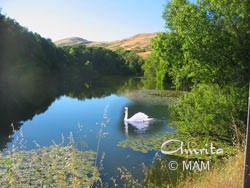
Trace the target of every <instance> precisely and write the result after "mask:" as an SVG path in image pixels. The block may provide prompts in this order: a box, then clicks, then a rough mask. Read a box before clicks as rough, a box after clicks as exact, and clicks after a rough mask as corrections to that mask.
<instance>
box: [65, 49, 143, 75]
mask: <svg viewBox="0 0 250 188" xmlns="http://www.w3.org/2000/svg"><path fill="white" fill-rule="evenodd" d="M63 49H64V51H65V52H66V53H68V54H69V55H70V56H71V59H72V62H74V63H76V65H77V66H79V68H77V69H78V70H79V69H81V68H82V69H84V70H87V72H89V73H91V72H94V73H96V74H98V75H135V74H140V73H141V65H142V63H143V60H142V59H141V58H140V57H139V56H138V55H136V54H135V53H133V52H130V51H125V50H123V49H120V50H118V51H116V52H114V51H111V50H109V49H105V48H102V47H86V46H84V45H79V46H66V47H63Z"/></svg>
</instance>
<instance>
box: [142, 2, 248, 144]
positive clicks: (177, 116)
mask: <svg viewBox="0 0 250 188" xmlns="http://www.w3.org/2000/svg"><path fill="white" fill-rule="evenodd" d="M249 13H250V2H249V1H248V0H243V1H242V0H229V1H228V0H227V1H226V0H225V1H224V0H222V1H214V0H201V1H197V3H195V4H193V3H191V2H189V1H187V0H171V1H169V3H168V4H167V5H166V7H165V10H164V12H163V18H164V19H165V21H166V28H167V32H165V33H160V34H158V36H157V37H156V38H155V39H154V40H153V42H152V44H151V46H152V49H153V52H152V54H151V56H150V57H149V59H148V60H147V61H146V63H145V65H144V66H143V67H144V70H145V72H144V73H145V76H147V77H154V78H155V79H156V81H157V87H158V88H160V89H163V84H164V82H171V83H173V84H174V85H175V87H176V88H183V87H184V86H191V88H192V89H191V92H189V93H187V94H186V95H185V96H184V97H182V98H181V99H180V100H179V102H178V103H177V104H176V105H174V106H173V107H172V110H173V120H174V121H175V123H176V125H177V127H178V128H179V130H180V131H183V132H189V133H190V134H192V135H199V134H201V135H213V136H215V135H216V136H217V137H218V136H226V137H227V138H229V140H232V136H233V135H234V130H233V129H232V127H233V125H235V126H236V129H240V130H243V129H244V128H245V126H244V124H242V122H246V111H247V108H246V106H247V92H248V89H247V87H248V82H249V79H250V74H249V72H250V63H249V62H250V54H249V47H250V14H249ZM201 83H202V84H201Z"/></svg>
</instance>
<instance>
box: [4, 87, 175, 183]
mask: <svg viewBox="0 0 250 188" xmlns="http://www.w3.org/2000/svg"><path fill="white" fill-rule="evenodd" d="M133 92H138V90H137V91H133V90H130V91H126V92H119V93H116V92H113V93H111V94H109V95H106V96H103V97H99V98H94V97H93V98H90V99H77V98H73V97H70V96H69V95H68V96H66V95H63V96H61V97H59V98H57V99H56V100H55V101H54V102H53V103H52V104H51V105H50V106H49V107H48V109H47V110H46V111H45V112H43V113H41V114H38V115H35V116H34V117H33V118H32V119H31V120H27V121H23V122H21V123H22V126H21V128H20V130H19V131H16V132H15V133H14V135H13V139H12V140H11V141H9V142H8V143H7V145H6V147H7V148H9V147H11V145H12V144H13V143H14V142H15V140H16V139H17V138H18V137H20V134H22V135H23V138H24V141H23V142H22V146H24V149H25V150H30V149H35V148H37V146H36V144H35V143H38V144H39V145H40V146H41V147H46V146H50V145H53V144H54V143H58V144H59V143H61V142H62V140H63V139H64V140H65V144H67V143H68V137H69V135H70V134H71V133H72V135H73V138H74V142H75V145H76V147H77V148H78V149H79V150H94V151H97V148H98V138H99V135H101V137H100V145H99V151H98V162H100V160H101V157H102V155H103V154H104V160H103V162H102V163H103V164H102V165H103V167H104V168H103V170H102V172H101V175H102V181H104V182H108V181H109V180H110V178H111V177H115V178H118V170H117V168H118V167H125V168H127V169H128V170H129V171H131V172H132V173H133V175H134V176H135V177H137V178H142V177H143V174H142V163H144V164H146V165H150V164H151V163H152V159H153V156H154V154H155V151H153V152H149V153H147V154H145V153H141V152H135V151H133V150H132V149H130V148H121V147H118V146H117V143H118V142H120V141H123V140H126V139H130V138H134V137H144V138H145V139H146V138H147V136H149V135H155V134H157V133H160V132H166V131H173V130H172V129H170V128H169V127H168V122H169V112H168V108H167V106H166V105H164V104H163V103H161V102H160V101H158V102H153V103H152V102H149V99H148V98H145V99H144V98H143V97H140V96H139V97H138V95H137V97H131V96H134V95H133ZM140 92H144V91H140ZM145 92H146V91H145ZM128 93H129V94H128ZM137 99H139V100H137ZM126 106H127V107H128V108H129V117H130V116H132V115H133V114H134V113H136V112H140V111H141V112H144V113H146V114H147V115H149V116H151V117H154V118H158V119H161V120H163V121H160V122H157V123H154V124H151V125H150V126H149V127H148V128H146V129H142V130H138V129H137V128H135V127H133V126H132V125H128V127H127V128H126V126H125V125H124V121H123V118H124V107H126Z"/></svg>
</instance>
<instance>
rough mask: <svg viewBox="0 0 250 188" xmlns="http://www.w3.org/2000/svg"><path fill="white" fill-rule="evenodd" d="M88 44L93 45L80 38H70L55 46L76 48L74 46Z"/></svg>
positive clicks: (60, 41)
mask: <svg viewBox="0 0 250 188" xmlns="http://www.w3.org/2000/svg"><path fill="white" fill-rule="evenodd" d="M88 43H91V42H90V41H88V40H86V39H83V38H80V37H70V38H65V39H61V40H58V41H56V42H55V44H56V45H57V46H60V47H63V46H74V45H79V44H88Z"/></svg>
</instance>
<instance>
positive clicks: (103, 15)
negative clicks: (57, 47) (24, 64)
mask: <svg viewBox="0 0 250 188" xmlns="http://www.w3.org/2000/svg"><path fill="white" fill-rule="evenodd" d="M166 2H167V0H0V7H1V8H2V14H5V15H7V16H8V17H11V18H13V19H15V20H16V21H17V22H19V23H20V24H21V25H22V26H25V27H27V28H28V29H29V30H30V31H33V32H37V33H39V34H40V35H42V36H43V37H45V38H50V39H52V40H53V41H55V40H58V39H62V38H67V37H73V36H77V37H82V38H85V39H87V40H92V41H113V40H119V39H123V38H127V37H130V36H133V35H135V34H138V33H151V32H159V31H165V28H164V20H163V19H162V11H163V10H164V5H165V4H166Z"/></svg>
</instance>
